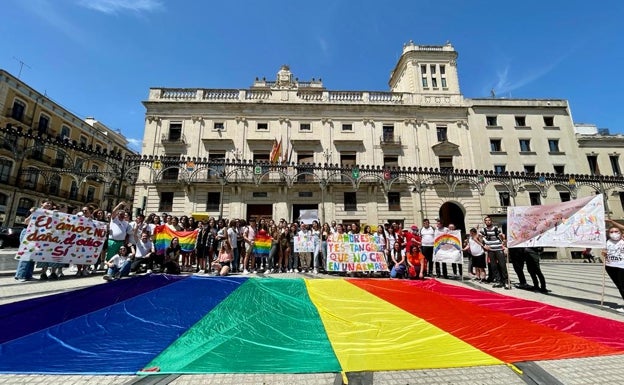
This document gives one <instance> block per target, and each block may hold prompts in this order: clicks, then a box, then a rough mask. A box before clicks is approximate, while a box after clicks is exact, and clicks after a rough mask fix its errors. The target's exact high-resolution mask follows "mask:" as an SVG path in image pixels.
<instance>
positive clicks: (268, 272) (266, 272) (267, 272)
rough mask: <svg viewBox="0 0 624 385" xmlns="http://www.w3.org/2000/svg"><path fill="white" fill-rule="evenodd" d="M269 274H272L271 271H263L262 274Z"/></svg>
mask: <svg viewBox="0 0 624 385" xmlns="http://www.w3.org/2000/svg"><path fill="white" fill-rule="evenodd" d="M271 273H272V271H271V270H267V271H265V272H264V274H267V275H268V274H271Z"/></svg>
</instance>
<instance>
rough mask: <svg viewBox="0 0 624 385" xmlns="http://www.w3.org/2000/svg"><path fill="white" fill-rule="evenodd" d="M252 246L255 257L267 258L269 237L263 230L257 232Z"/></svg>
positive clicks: (269, 243)
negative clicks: (253, 246)
mask: <svg viewBox="0 0 624 385" xmlns="http://www.w3.org/2000/svg"><path fill="white" fill-rule="evenodd" d="M254 245H255V252H256V255H258V256H259V257H264V256H268V255H269V252H270V251H271V236H269V234H267V232H266V231H265V230H260V231H258V234H256V239H255V241H254Z"/></svg>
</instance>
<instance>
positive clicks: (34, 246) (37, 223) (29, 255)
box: [16, 209, 108, 265]
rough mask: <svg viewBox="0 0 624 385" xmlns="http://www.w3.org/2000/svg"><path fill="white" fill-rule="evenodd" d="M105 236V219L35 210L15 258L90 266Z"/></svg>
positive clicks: (96, 256)
mask: <svg viewBox="0 0 624 385" xmlns="http://www.w3.org/2000/svg"><path fill="white" fill-rule="evenodd" d="M107 237H108V234H107V229H106V223H105V222H98V221H94V220H92V219H89V218H86V217H84V216H79V215H74V214H66V213H62V212H59V211H50V210H44V209H37V210H35V211H34V212H33V213H32V215H31V217H30V222H29V223H28V226H27V227H26V234H25V236H24V240H23V241H22V243H21V244H20V246H19V249H18V251H17V255H16V259H20V260H24V261H37V262H56V263H66V264H70V263H73V264H76V265H90V264H93V263H95V261H96V260H97V259H98V257H99V255H100V252H101V251H102V247H103V246H104V242H106V240H107Z"/></svg>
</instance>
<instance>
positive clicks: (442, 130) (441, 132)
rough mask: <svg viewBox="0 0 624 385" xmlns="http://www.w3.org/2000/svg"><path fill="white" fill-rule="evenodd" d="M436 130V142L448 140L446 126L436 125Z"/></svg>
mask: <svg viewBox="0 0 624 385" xmlns="http://www.w3.org/2000/svg"><path fill="white" fill-rule="evenodd" d="M436 132H437V134H438V142H446V141H447V140H448V136H447V129H446V126H436Z"/></svg>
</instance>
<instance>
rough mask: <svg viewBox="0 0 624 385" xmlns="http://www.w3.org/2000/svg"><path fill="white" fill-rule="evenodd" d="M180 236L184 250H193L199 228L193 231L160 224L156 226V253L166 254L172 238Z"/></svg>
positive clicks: (179, 239)
mask: <svg viewBox="0 0 624 385" xmlns="http://www.w3.org/2000/svg"><path fill="white" fill-rule="evenodd" d="M175 237H178V241H180V247H181V248H182V251H192V250H193V249H194V248H195V243H196V242H197V230H193V231H173V230H171V229H170V228H169V227H168V226H167V225H160V226H156V227H155V228H154V248H155V249H156V254H164V253H165V250H167V247H169V245H170V244H171V240H172V239H173V238H175Z"/></svg>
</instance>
